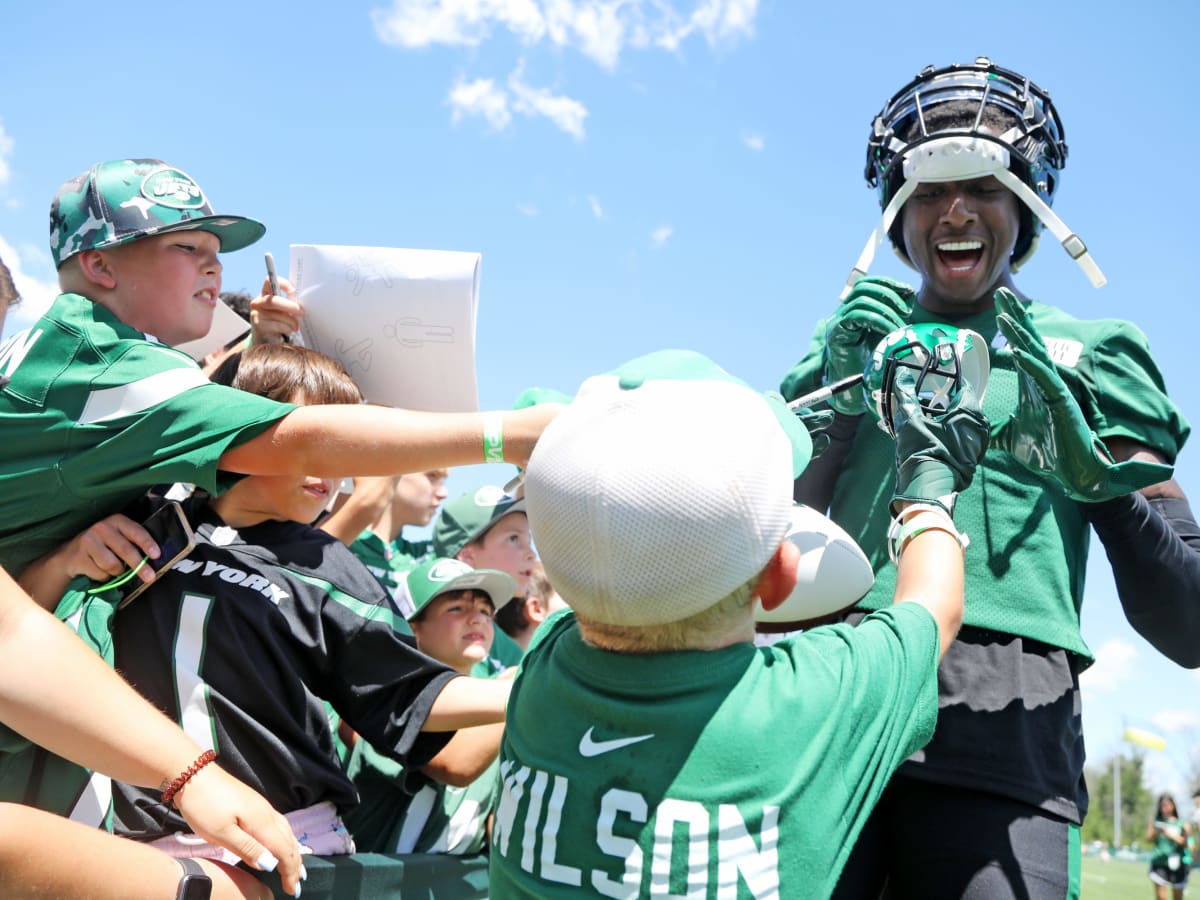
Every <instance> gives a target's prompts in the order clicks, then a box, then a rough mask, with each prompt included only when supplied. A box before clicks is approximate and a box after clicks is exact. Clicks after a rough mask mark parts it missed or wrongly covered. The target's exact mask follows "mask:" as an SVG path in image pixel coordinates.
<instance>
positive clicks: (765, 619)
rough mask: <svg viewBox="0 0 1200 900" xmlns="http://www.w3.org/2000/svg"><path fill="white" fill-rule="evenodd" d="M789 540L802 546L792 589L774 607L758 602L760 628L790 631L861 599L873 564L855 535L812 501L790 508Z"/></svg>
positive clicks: (872, 577)
mask: <svg viewBox="0 0 1200 900" xmlns="http://www.w3.org/2000/svg"><path fill="white" fill-rule="evenodd" d="M787 539H788V540H789V541H791V542H792V543H793V544H795V545H796V546H797V547H798V548H799V550H800V562H799V563H798V564H797V566H796V574H797V575H798V580H797V582H796V588H795V590H793V591H792V593H791V595H790V596H789V597H788V598H787V599H786V600H785V601H783V603H781V604H780V605H779V606H777V607H776V608H775V609H772V610H765V609H763V608H762V605H761V604H756V608H755V613H754V620H755V622H758V623H760V628H759V630H760V631H777V630H780V628H781V627H782V626H786V630H794V629H797V628H801V627H803V626H805V625H811V624H815V622H816V621H821V620H825V619H829V618H830V617H832V616H834V615H835V614H837V613H839V612H842V611H844V610H846V609H849V608H850V607H851V606H853V605H854V604H855V603H857V602H858V601H859V600H861V599H862V598H863V597H864V596H865V595H866V593H867V591H869V590H870V589H871V586H872V585H874V584H875V573H874V571H872V569H871V564H870V563H869V562H868V561H867V557H866V556H865V555H864V554H863V552H862V549H861V548H860V547H859V546H858V544H856V543H855V542H854V539H853V538H851V537H850V535H848V534H846V532H845V531H844V530H843V529H842V528H841V526H839V525H838V524H836V523H835V522H834V521H833V520H832V519H830V518H829V517H828V516H824V515H822V514H821V513H819V512H817V511H816V510H815V509H813V508H812V507H811V506H804V505H803V504H800V503H797V504H796V505H795V506H793V507H792V525H791V528H790V529H789V530H788V534H787ZM762 624H765V625H766V626H767V627H761V625H762ZM772 626H774V627H772Z"/></svg>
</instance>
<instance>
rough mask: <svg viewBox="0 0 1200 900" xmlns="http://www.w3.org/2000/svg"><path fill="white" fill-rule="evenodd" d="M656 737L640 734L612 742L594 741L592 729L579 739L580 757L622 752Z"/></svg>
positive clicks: (615, 739)
mask: <svg viewBox="0 0 1200 900" xmlns="http://www.w3.org/2000/svg"><path fill="white" fill-rule="evenodd" d="M652 737H654V735H652V734H639V735H637V736H636V737H627V738H613V739H612V740H611V741H596V740H592V729H591V728H589V729H588V730H587V731H586V732H585V733H584V735H583V737H581V738H580V739H579V755H580V756H589V757H590V756H600V755H601V754H602V753H611V752H612V751H613V750H620V749H621V748H622V747H628V746H629V745H630V744H640V743H641V742H642V741H648V740H650V738H652Z"/></svg>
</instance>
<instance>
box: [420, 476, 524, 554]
mask: <svg viewBox="0 0 1200 900" xmlns="http://www.w3.org/2000/svg"><path fill="white" fill-rule="evenodd" d="M515 512H520V513H523V512H525V501H524V500H523V499H522V500H518V499H517V498H516V497H514V496H513V495H512V494H509V493H506V492H505V490H504V488H502V487H496V486H495V485H491V484H485V485H484V486H483V487H481V488H479V489H478V490H476V491H471V492H469V493H466V494H463V495H462V496H461V497H457V498H455V499H454V500H451V501H449V502H447V503H444V504H443V505H442V509H441V512H439V513H438V517H437V521H436V522H434V523H433V552H434V553H436V554H437V555H438V556H457V555H458V551H459V550H461V549H462V548H463V547H465V546H467V544H469V543H471V542H472V541H477V540H479V539H480V538H481V537H483V536H484V534H486V533H487V531H488V529H489V528H491V527H492V526H493V525H495V524H496V523H497V522H498V521H500V520H501V519H503V518H504V517H505V516H507V515H508V514H509V513H515Z"/></svg>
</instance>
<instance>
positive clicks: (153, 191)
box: [142, 168, 208, 209]
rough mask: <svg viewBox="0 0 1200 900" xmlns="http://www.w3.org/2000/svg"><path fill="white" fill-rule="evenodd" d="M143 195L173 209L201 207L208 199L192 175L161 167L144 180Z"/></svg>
mask: <svg viewBox="0 0 1200 900" xmlns="http://www.w3.org/2000/svg"><path fill="white" fill-rule="evenodd" d="M142 196H144V197H145V198H146V199H147V200H152V201H153V202H155V203H157V204H159V205H160V206H169V207H171V208H172V209H200V208H201V207H203V206H205V205H206V204H207V202H208V201H206V200H205V199H204V191H202V190H200V185H198V184H196V182H194V181H193V180H192V179H191V176H189V175H187V174H185V173H183V172H181V171H179V170H178V169H171V168H166V169H159V170H158V171H156V172H152V173H151V174H149V175H147V176H146V179H145V180H144V181H143V182H142Z"/></svg>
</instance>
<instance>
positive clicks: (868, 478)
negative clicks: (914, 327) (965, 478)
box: [781, 301, 1189, 658]
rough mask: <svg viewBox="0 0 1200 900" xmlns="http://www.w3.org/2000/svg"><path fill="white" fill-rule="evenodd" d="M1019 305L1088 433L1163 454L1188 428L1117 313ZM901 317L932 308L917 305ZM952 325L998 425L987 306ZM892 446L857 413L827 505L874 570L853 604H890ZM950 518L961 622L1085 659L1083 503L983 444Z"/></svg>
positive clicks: (801, 383)
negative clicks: (960, 555)
mask: <svg viewBox="0 0 1200 900" xmlns="http://www.w3.org/2000/svg"><path fill="white" fill-rule="evenodd" d="M1029 314H1030V316H1031V318H1032V320H1033V323H1034V325H1036V326H1037V329H1038V331H1039V333H1040V334H1041V335H1042V337H1043V338H1044V339H1045V341H1046V345H1047V348H1048V349H1049V351H1050V355H1051V356H1052V357H1053V359H1054V361H1055V363H1056V364H1057V367H1058V372H1059V374H1060V375H1061V376H1062V378H1063V380H1064V381H1065V382H1066V383H1067V386H1068V387H1069V388H1070V390H1071V393H1072V395H1073V396H1074V397H1075V399H1076V400H1077V401H1078V402H1079V405H1080V408H1081V409H1082V411H1083V414H1084V416H1085V417H1086V419H1087V421H1088V423H1089V424H1090V425H1091V427H1092V429H1093V430H1094V431H1095V432H1096V434H1097V435H1098V436H1099V437H1100V438H1101V439H1106V438H1114V437H1118V438H1129V439H1132V440H1135V441H1138V442H1139V443H1142V444H1145V445H1146V446H1148V447H1153V448H1154V449H1156V450H1158V451H1159V452H1161V453H1162V454H1163V455H1164V456H1165V457H1166V458H1167V459H1168V460H1169V461H1172V462H1173V461H1174V459H1175V456H1176V454H1177V453H1178V452H1179V450H1180V448H1181V447H1182V446H1183V444H1184V441H1185V440H1186V439H1187V436H1188V432H1189V427H1188V424H1187V422H1186V421H1185V419H1184V418H1183V415H1182V414H1181V413H1180V411H1179V410H1178V409H1177V408H1176V406H1175V404H1174V403H1172V402H1171V400H1170V398H1169V397H1168V396H1167V393H1166V388H1165V386H1164V384H1163V379H1162V375H1161V374H1160V372H1159V370H1158V367H1157V365H1156V364H1155V363H1154V360H1153V359H1152V357H1151V356H1150V350H1149V347H1148V346H1147V343H1146V339H1145V336H1144V335H1143V334H1142V333H1141V331H1139V330H1138V328H1137V327H1136V326H1134V325H1132V324H1131V323H1129V322H1124V321H1119V320H1116V319H1104V320H1095V321H1083V320H1080V319H1076V318H1074V317H1072V316H1069V315H1067V314H1066V313H1064V312H1062V311H1061V310H1059V309H1056V308H1055V307H1052V306H1047V305H1045V304H1043V303H1038V302H1036V301H1034V302H1031V303H1030V304H1029ZM911 321H912V322H930V321H938V317H937V316H934V315H933V314H932V313H930V312H928V311H927V310H925V309H924V308H923V307H920V306H916V307H915V308H914V310H913V314H912V316H911ZM951 324H953V325H955V326H957V327H959V328H970V329H972V330H974V331H976V332H978V333H979V334H981V335H982V336H983V338H984V340H985V341H987V342H988V343H989V345H990V351H989V355H990V357H991V376H990V378H989V380H988V385H987V396H986V397H985V398H984V404H983V411H984V413H985V414H986V415H987V417H988V419H989V420H990V421H991V423H992V425H993V427H998V426H999V425H1001V424H1002V423H1003V422H1004V421H1005V420H1006V419H1007V418H1008V415H1009V413H1011V412H1012V411H1013V409H1015V408H1016V405H1017V399H1018V377H1019V376H1018V373H1017V371H1016V369H1015V364H1014V362H1013V356H1012V353H1010V352H1009V351H1008V349H1007V342H1006V341H1005V338H1004V335H1003V334H1000V333H999V332H998V330H997V328H996V315H995V311H994V310H988V311H986V312H982V313H979V314H977V315H974V316H970V317H967V318H963V319H956V320H955V321H953V322H952V323H951ZM824 335H825V323H823V322H822V323H819V324H818V325H817V328H816V330H815V332H814V337H813V342H812V345H811V347H810V349H809V352H808V353H807V354H806V356H805V357H804V359H802V360H801V361H800V362H799V363H797V365H796V366H795V367H794V368H793V369H792V370H791V371H790V372H789V373H788V375H787V377H786V378H785V379H784V381H783V385H782V388H781V390H782V393H783V395H784V397H786V398H788V399H793V398H795V397H798V396H800V395H802V394H804V393H807V392H808V391H810V390H815V389H816V388H817V387H819V386H820V378H821V369H822V347H823V345H824ZM895 455H896V453H895V444H894V443H893V441H892V439H891V438H889V437H888V436H887V435H886V434H885V433H884V432H883V431H882V430H881V429H879V428H878V427H877V426H876V424H875V421H874V418H873V417H872V416H871V415H869V414H868V415H865V416H863V417H862V420H861V421H860V423H859V426H858V433H857V435H856V436H855V439H854V444H853V447H852V448H851V450H850V454H849V456H848V457H847V459H846V461H845V463H844V465H843V467H842V470H841V474H840V475H839V476H838V480H837V486H836V489H835V491H834V494H833V500H832V503H831V505H830V516H831V518H833V520H834V521H836V522H837V523H838V524H839V525H841V526H842V527H843V528H845V529H846V530H847V531H848V532H849V533H850V536H851V537H853V538H854V539H855V540H856V541H857V542H858V544H859V546H860V547H862V549H863V552H865V553H866V554H867V557H868V558H869V559H870V560H871V563H872V566H873V568H874V569H875V586H874V588H873V589H872V590H871V592H870V593H869V594H868V595H867V596H866V598H864V599H863V600H862V601H861V603H860V604H859V608H861V609H879V608H881V607H883V606H886V605H887V604H889V603H891V598H892V593H893V591H894V589H895V585H896V568H895V566H893V565H892V564H891V562H890V561H889V560H888V553H887V541H886V535H887V530H888V521H889V518H890V513H889V511H888V505H889V502H890V500H891V496H892V491H893V488H894V486H895ZM954 521H955V524H956V525H958V527H959V529H960V530H961V531H963V532H965V533H966V534H967V536H968V537H969V538H970V540H971V547H970V549H969V550H968V551H967V556H966V611H965V615H964V618H963V624H964V625H968V626H976V627H979V628H986V629H991V630H994V631H999V632H1002V633H1004V634H1016V635H1021V636H1023V637H1028V638H1033V639H1035V640H1038V641H1041V642H1043V643H1047V644H1051V645H1053V646H1055V647H1062V648H1064V649H1066V650H1069V651H1071V652H1072V653H1077V654H1080V655H1082V656H1085V657H1088V658H1090V656H1091V654H1090V652H1089V651H1088V648H1087V645H1086V644H1085V643H1084V640H1083V637H1082V635H1081V634H1080V633H1079V609H1080V605H1081V603H1082V602H1083V584H1084V575H1085V569H1086V566H1087V553H1088V544H1089V541H1090V535H1091V531H1090V526H1089V524H1088V521H1087V519H1086V517H1085V515H1084V510H1083V507H1082V505H1081V504H1080V503H1078V502H1076V501H1074V500H1071V499H1070V498H1068V497H1067V496H1066V495H1065V494H1064V493H1063V491H1062V490H1061V488H1059V487H1058V485H1057V484H1056V483H1055V482H1054V481H1053V480H1052V479H1051V478H1049V477H1047V476H1044V475H1038V474H1034V473H1032V472H1030V471H1029V470H1028V469H1026V468H1025V467H1024V466H1022V465H1021V464H1020V463H1019V462H1017V460H1016V459H1014V458H1013V457H1012V456H1011V455H1009V454H1008V453H1006V452H1004V451H1003V450H1000V449H996V448H992V449H989V450H988V452H987V454H986V455H985V456H984V458H983V461H982V462H981V463H980V464H979V467H978V469H976V472H975V479H974V481H973V482H972V484H971V486H970V487H969V488H967V490H965V491H963V493H962V494H960V495H959V498H958V501H957V505H956V507H955V511H954ZM1001 579H1003V581H1002V582H1001ZM1001 584H1002V585H1003V586H1002V587H1001Z"/></svg>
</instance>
